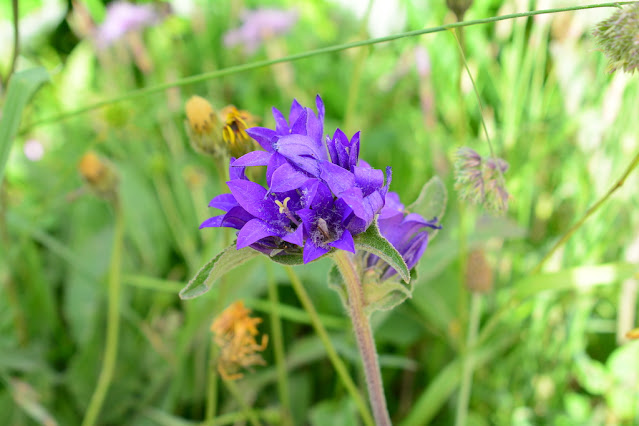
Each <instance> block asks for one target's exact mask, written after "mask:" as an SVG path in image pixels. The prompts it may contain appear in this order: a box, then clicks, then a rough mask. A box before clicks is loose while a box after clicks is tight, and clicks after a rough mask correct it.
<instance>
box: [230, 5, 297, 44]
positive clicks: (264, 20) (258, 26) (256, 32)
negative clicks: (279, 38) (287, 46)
mask: <svg viewBox="0 0 639 426" xmlns="http://www.w3.org/2000/svg"><path fill="white" fill-rule="evenodd" d="M297 18H298V15H297V11H295V10H288V11H287V10H278V9H257V10H245V11H244V12H242V15H241V16H240V19H241V20H242V26H240V27H239V28H235V29H233V30H230V31H228V32H227V33H226V34H224V45H225V46H226V47H233V46H237V45H239V44H241V45H243V46H244V50H245V51H246V53H248V54H251V53H253V52H255V51H256V50H257V48H258V47H259V46H260V44H261V43H262V42H263V41H264V40H266V39H268V38H270V37H274V36H276V35H280V34H284V33H286V32H288V31H289V30H290V29H291V27H292V26H293V25H294V24H295V22H297Z"/></svg>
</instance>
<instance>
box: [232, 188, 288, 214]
mask: <svg viewBox="0 0 639 426" xmlns="http://www.w3.org/2000/svg"><path fill="white" fill-rule="evenodd" d="M226 184H227V185H228V187H229V189H230V190H231V193H232V194H233V196H234V197H235V199H236V200H237V202H238V203H239V205H240V206H242V207H243V208H244V209H245V210H246V211H247V212H249V213H251V214H252V215H253V216H255V217H257V218H259V219H263V220H267V221H268V220H273V219H276V218H277V214H278V212H279V208H278V207H277V205H276V204H275V202H273V200H265V199H264V198H265V197H266V189H265V188H264V187H262V186H261V185H258V184H257V183H254V182H251V181H249V180H232V181H229V182H227V183H226Z"/></svg>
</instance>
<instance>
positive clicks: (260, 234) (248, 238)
mask: <svg viewBox="0 0 639 426" xmlns="http://www.w3.org/2000/svg"><path fill="white" fill-rule="evenodd" d="M271 236H278V235H277V233H276V232H274V230H273V229H272V228H271V227H270V226H268V225H267V224H266V223H264V222H263V221H261V220H260V219H252V220H250V221H248V222H247V223H246V225H244V226H243V227H242V229H240V232H239V233H238V234H237V249H238V250H239V249H241V248H244V247H247V246H249V245H251V244H253V243H254V242H256V241H259V240H261V239H262V238H265V237H271Z"/></svg>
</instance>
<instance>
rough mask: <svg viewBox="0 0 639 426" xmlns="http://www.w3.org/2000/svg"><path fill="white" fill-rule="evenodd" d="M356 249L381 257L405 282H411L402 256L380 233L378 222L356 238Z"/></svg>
mask: <svg viewBox="0 0 639 426" xmlns="http://www.w3.org/2000/svg"><path fill="white" fill-rule="evenodd" d="M354 240H355V248H356V249H360V250H365V251H367V252H369V253H372V254H374V255H376V256H379V257H380V258H382V260H384V261H385V262H386V263H388V264H389V265H390V266H391V267H392V268H393V269H395V270H396V271H397V272H398V273H399V275H400V276H401V277H402V279H403V280H404V281H406V282H407V283H408V282H410V272H409V271H408V267H407V266H406V262H404V259H403V258H402V255H401V254H399V252H398V251H397V250H396V249H395V247H393V245H392V244H391V243H389V242H388V240H387V239H386V238H384V237H383V236H382V235H381V234H380V233H379V228H378V227H377V222H373V223H372V224H371V226H369V227H368V229H367V230H366V231H365V232H362V233H361V234H359V235H357V236H356V237H355V238H354Z"/></svg>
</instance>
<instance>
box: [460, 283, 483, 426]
mask: <svg viewBox="0 0 639 426" xmlns="http://www.w3.org/2000/svg"><path fill="white" fill-rule="evenodd" d="M480 317H481V293H478V292H473V293H472V296H471V302H470V319H469V321H468V335H467V336H466V347H465V348H464V358H463V359H462V363H463V364H462V377H461V385H460V388H459V395H458V397H457V416H456V418H455V425H456V426H464V425H466V422H467V421H468V403H469V401H470V389H471V387H472V384H473V371H474V369H475V365H474V362H473V359H472V358H471V356H470V350H471V349H472V348H473V347H474V346H475V342H476V341H477V333H478V331H479V319H480Z"/></svg>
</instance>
